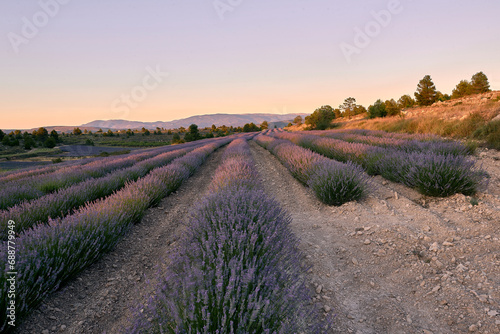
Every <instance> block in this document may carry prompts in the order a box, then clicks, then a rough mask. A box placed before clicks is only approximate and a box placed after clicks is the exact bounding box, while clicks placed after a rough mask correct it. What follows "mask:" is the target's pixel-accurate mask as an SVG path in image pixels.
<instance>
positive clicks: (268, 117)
mask: <svg viewBox="0 0 500 334" xmlns="http://www.w3.org/2000/svg"><path fill="white" fill-rule="evenodd" d="M298 115H300V116H302V117H304V116H305V115H308V114H282V115H277V114H212V115H200V116H191V117H188V118H183V119H179V120H174V121H170V122H161V121H157V122H138V121H126V120H121V119H116V120H107V121H102V120H98V121H93V122H90V123H87V124H82V125H80V126H79V127H80V128H100V129H103V130H108V129H111V130H124V129H132V130H133V129H142V128H143V127H144V128H146V129H156V128H157V127H158V128H164V129H177V128H179V127H181V126H183V127H185V128H187V127H188V126H190V125H191V124H196V125H198V127H200V128H205V127H210V126H212V124H214V125H215V126H221V125H226V126H243V125H245V124H246V123H254V124H256V125H259V124H261V123H262V122H263V121H267V122H269V123H271V122H286V124H288V122H291V121H292V120H293V119H294V118H295V117H296V116H298Z"/></svg>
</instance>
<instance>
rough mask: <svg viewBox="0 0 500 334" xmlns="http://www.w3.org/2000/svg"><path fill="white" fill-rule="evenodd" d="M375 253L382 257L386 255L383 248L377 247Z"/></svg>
mask: <svg viewBox="0 0 500 334" xmlns="http://www.w3.org/2000/svg"><path fill="white" fill-rule="evenodd" d="M375 255H377V256H379V257H384V256H385V255H386V252H385V250H383V249H379V250H378V252H377V253H375Z"/></svg>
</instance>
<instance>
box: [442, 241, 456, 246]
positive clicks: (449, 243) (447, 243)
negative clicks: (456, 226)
mask: <svg viewBox="0 0 500 334" xmlns="http://www.w3.org/2000/svg"><path fill="white" fill-rule="evenodd" d="M443 246H445V247H453V246H454V244H453V243H451V242H448V241H445V242H443Z"/></svg>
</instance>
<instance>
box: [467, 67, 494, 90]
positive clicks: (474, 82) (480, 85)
mask: <svg viewBox="0 0 500 334" xmlns="http://www.w3.org/2000/svg"><path fill="white" fill-rule="evenodd" d="M470 85H471V91H472V94H480V93H486V92H490V91H491V89H490V83H489V82H488V78H487V77H486V75H485V74H484V73H483V72H478V73H476V74H474V75H473V76H472V79H471V82H470Z"/></svg>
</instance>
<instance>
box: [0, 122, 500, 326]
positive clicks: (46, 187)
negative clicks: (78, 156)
mask: <svg viewBox="0 0 500 334" xmlns="http://www.w3.org/2000/svg"><path fill="white" fill-rule="evenodd" d="M252 137H253V138H252ZM235 138H239V139H236V140H233V139H235ZM499 161H500V153H499V152H498V151H496V150H485V149H481V150H479V151H478V152H475V153H472V151H471V149H470V148H468V147H465V146H463V145H462V144H460V143H457V142H450V141H443V140H441V139H439V138H437V137H433V136H410V135H395V134H392V135H389V134H385V133H382V132H376V131H375V132H369V131H358V130H348V131H326V132H314V131H313V132H307V135H305V134H304V133H293V134H290V133H285V132H280V131H266V132H265V133H264V134H260V135H257V136H255V137H254V136H253V135H239V136H231V137H225V138H217V139H211V140H204V141H202V142H193V143H189V144H183V145H176V146H169V147H159V148H155V149H152V150H142V151H140V152H138V153H134V152H132V153H130V154H128V155H126V156H117V157H109V158H101V159H91V160H88V161H85V163H84V164H76V163H75V164H71V165H68V166H65V167H64V168H63V169H55V168H54V167H53V166H50V167H44V168H39V169H35V170H32V171H29V170H28V171H23V172H22V173H17V174H16V173H15V172H10V173H9V174H5V175H0V182H1V183H2V193H0V205H1V208H2V211H0V217H2V221H1V222H0V223H1V224H2V238H3V241H2V248H1V249H0V254H1V256H2V257H3V258H6V259H7V254H8V250H7V240H9V238H10V239H11V240H12V241H14V242H15V250H16V264H15V269H16V271H17V272H18V274H17V276H16V279H17V286H16V299H15V301H16V316H17V320H16V328H15V330H13V332H14V333H53V332H54V333H55V332H64V333H108V334H109V333H160V332H161V331H164V332H172V333H177V332H179V333H183V332H207V333H214V332H215V331H216V330H217V329H224V330H223V331H222V332H230V329H233V330H235V331H236V330H239V331H243V332H249V333H260V332H265V331H266V330H269V331H270V332H277V333H300V332H303V333H322V332H324V333H435V334H437V333H468V332H478V333H490V334H493V333H498V332H499V331H500V293H499V291H500V289H499V287H500V269H499V268H500V266H499V264H500V245H499V239H498V238H499V235H500V233H499V229H500V227H499V224H498V222H499V221H500V182H499V181H500V162H499ZM49 217H50V218H49ZM9 219H11V220H13V221H15V227H13V228H12V229H10V228H9V226H11V225H8V224H7V222H8V220H9ZM4 231H5V232H4ZM10 231H12V232H10ZM0 266H2V268H0V269H1V272H2V275H3V276H2V280H1V281H2V283H3V284H2V286H0V289H1V290H0V292H1V295H2V300H1V301H0V303H1V304H0V308H1V309H2V316H0V320H1V321H0V326H5V327H4V330H6V331H7V330H9V331H10V330H12V329H13V328H12V327H9V326H8V325H7V324H6V322H7V321H9V318H5V315H6V314H7V312H6V307H7V302H8V300H9V298H8V297H7V291H8V289H9V285H8V284H7V281H6V280H5V279H4V278H7V274H6V273H7V272H8V271H11V270H9V268H8V266H7V263H5V262H1V264H0ZM3 266H5V267H3ZM20 318H22V321H21V322H20Z"/></svg>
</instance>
